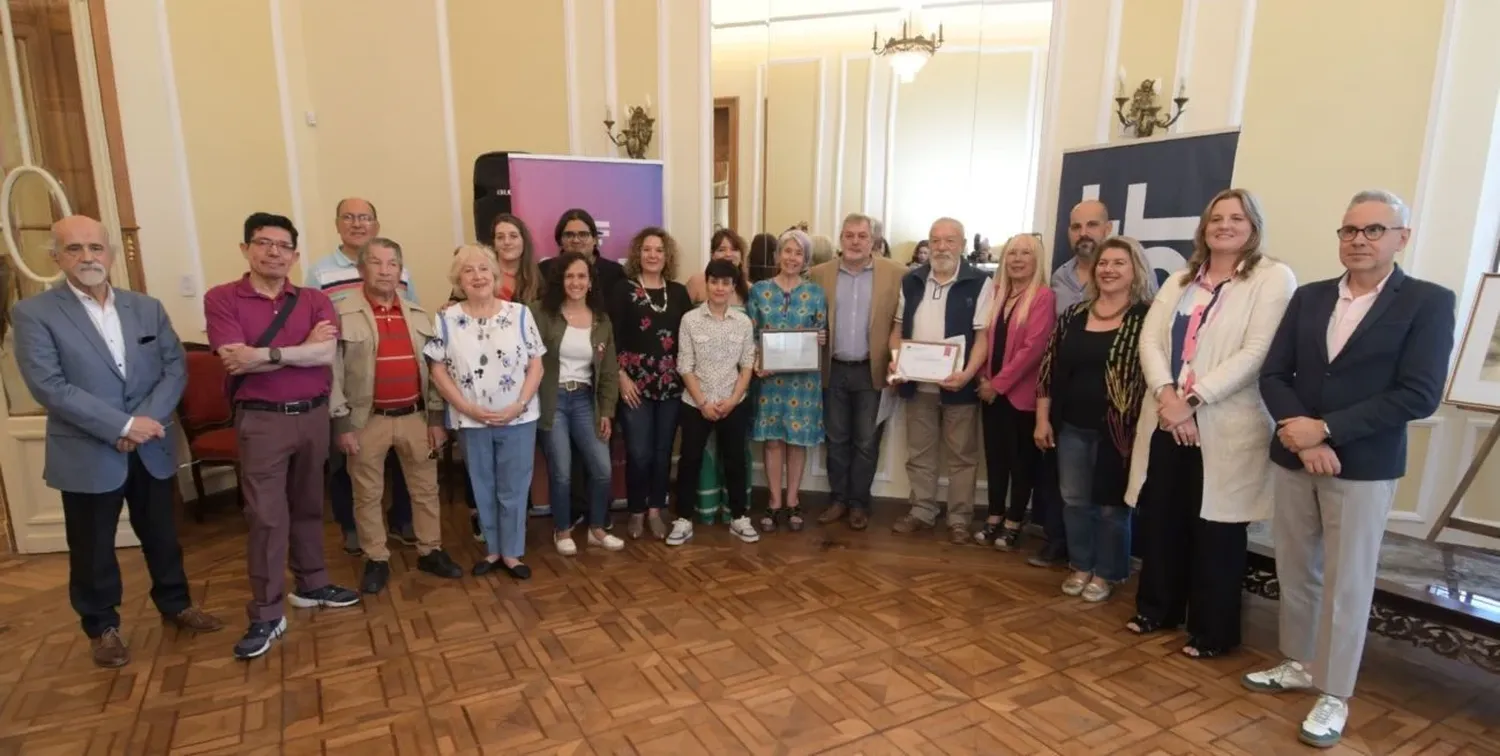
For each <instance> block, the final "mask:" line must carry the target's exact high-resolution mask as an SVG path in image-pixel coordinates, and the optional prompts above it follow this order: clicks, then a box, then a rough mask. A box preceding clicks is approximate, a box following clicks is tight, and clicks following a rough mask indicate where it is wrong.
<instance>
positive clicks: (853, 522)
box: [849, 509, 870, 530]
mask: <svg viewBox="0 0 1500 756" xmlns="http://www.w3.org/2000/svg"><path fill="white" fill-rule="evenodd" d="M868 527H870V513H869V512H868V511H866V510H863V509H851V510H849V529H850V530H864V529H865V528H868Z"/></svg>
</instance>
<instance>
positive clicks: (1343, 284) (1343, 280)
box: [1339, 266, 1396, 299]
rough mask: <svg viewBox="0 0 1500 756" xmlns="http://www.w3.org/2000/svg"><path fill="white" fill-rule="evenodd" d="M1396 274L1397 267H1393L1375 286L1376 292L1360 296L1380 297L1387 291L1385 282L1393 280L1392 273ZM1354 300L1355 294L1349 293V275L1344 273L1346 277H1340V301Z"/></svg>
mask: <svg viewBox="0 0 1500 756" xmlns="http://www.w3.org/2000/svg"><path fill="white" fill-rule="evenodd" d="M1395 272H1396V268H1395V266H1392V267H1391V272H1390V273H1387V274H1385V278H1382V279H1380V283H1378V284H1375V290H1374V291H1371V292H1368V293H1366V294H1362V295H1360V296H1371V295H1376V296H1378V295H1379V294H1380V292H1382V291H1385V282H1386V281H1389V280H1391V273H1395ZM1354 298H1355V296H1354V292H1352V291H1349V274H1348V273H1347V272H1346V273H1344V275H1342V276H1339V299H1354Z"/></svg>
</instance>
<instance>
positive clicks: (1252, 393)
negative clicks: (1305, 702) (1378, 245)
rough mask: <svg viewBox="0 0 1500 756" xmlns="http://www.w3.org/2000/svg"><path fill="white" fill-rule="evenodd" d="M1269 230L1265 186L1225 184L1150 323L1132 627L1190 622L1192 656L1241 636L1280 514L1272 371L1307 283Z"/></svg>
mask: <svg viewBox="0 0 1500 756" xmlns="http://www.w3.org/2000/svg"><path fill="white" fill-rule="evenodd" d="M1264 229H1265V221H1264V217H1263V216H1262V215H1261V211H1260V203H1258V202H1257V201H1256V200H1255V197H1254V195H1252V194H1250V192H1248V191H1246V190H1244V189H1227V190H1225V191H1222V192H1219V194H1218V195H1216V196H1215V197H1214V198H1213V200H1212V201H1210V202H1209V203H1208V206H1207V207H1206V208H1204V210H1203V215H1202V216H1201V217H1200V218H1199V219H1198V229H1197V231H1195V232H1194V233H1193V255H1192V257H1191V258H1189V259H1188V265H1187V269H1186V270H1184V271H1182V272H1181V273H1177V274H1174V275H1173V276H1171V277H1170V278H1168V279H1167V281H1166V283H1164V284H1162V287H1161V291H1159V292H1158V293H1157V295H1156V301H1155V303H1153V304H1152V305H1151V314H1150V315H1149V316H1147V318H1146V322H1145V325H1144V326H1143V327H1142V329H1141V368H1142V370H1144V371H1145V376H1146V383H1147V388H1148V389H1149V393H1148V395H1147V397H1146V401H1145V406H1144V407H1143V408H1142V411H1141V414H1142V417H1143V418H1145V419H1143V421H1142V422H1141V424H1140V427H1139V428H1138V429H1137V430H1136V435H1135V453H1134V454H1133V455H1132V464H1131V468H1130V488H1129V491H1128V492H1127V494H1126V497H1125V498H1126V501H1127V502H1129V503H1130V504H1132V505H1135V506H1136V507H1137V513H1138V514H1139V516H1140V527H1141V536H1142V539H1141V540H1142V544H1141V545H1142V551H1141V584H1140V588H1139V589H1138V590H1137V591H1136V602H1135V607H1136V614H1135V616H1134V617H1133V618H1131V620H1130V622H1129V623H1127V625H1126V627H1127V629H1129V630H1130V631H1131V632H1134V633H1138V634H1145V633H1150V632H1153V631H1156V630H1165V629H1169V628H1174V627H1177V626H1178V625H1180V624H1182V623H1183V622H1184V621H1186V622H1187V629H1188V636H1189V637H1188V642H1187V645H1185V646H1183V647H1182V652H1183V653H1184V654H1186V655H1187V656H1190V657H1194V658H1199V659H1206V658H1210V657H1214V656H1219V655H1221V654H1224V653H1226V652H1228V651H1230V650H1231V649H1233V648H1234V647H1235V646H1238V645H1239V643H1240V582H1241V580H1242V579H1243V577H1244V572H1245V548H1246V538H1247V528H1248V525H1249V523H1251V522H1254V521H1256V520H1266V519H1270V516H1271V501H1272V487H1271V481H1272V476H1271V471H1270V464H1271V462H1270V457H1268V456H1267V455H1266V449H1267V448H1269V447H1270V444H1271V440H1272V435H1273V433H1274V423H1272V421H1271V416H1270V414H1269V413H1268V412H1267V411H1266V407H1265V404H1264V402H1263V401H1262V400H1261V396H1260V386H1259V378H1260V367H1261V363H1263V362H1265V359H1266V352H1267V351H1269V349H1270V347H1271V340H1272V338H1274V337H1275V335H1276V327H1277V325H1278V324H1279V323H1280V322H1281V316H1282V313H1283V312H1285V310H1286V306H1287V302H1288V301H1290V300H1291V297H1292V291H1293V290H1294V289H1296V287H1297V279H1296V276H1295V275H1293V274H1292V269H1291V268H1289V267H1287V266H1286V265H1284V264H1282V263H1279V262H1276V261H1274V260H1271V259H1270V258H1268V257H1266V256H1265V253H1264V251H1263V249H1262V238H1263V234H1264ZM1148 479H1149V480H1150V481H1151V485H1150V487H1149V488H1146V491H1147V493H1146V495H1145V496H1144V497H1142V496H1141V491H1142V488H1143V486H1144V485H1145V483H1146V481H1147V480H1148Z"/></svg>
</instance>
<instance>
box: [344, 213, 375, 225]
mask: <svg viewBox="0 0 1500 756" xmlns="http://www.w3.org/2000/svg"><path fill="white" fill-rule="evenodd" d="M339 220H341V221H343V222H345V223H348V224H350V225H353V224H355V223H366V224H368V223H374V222H375V216H373V215H371V214H369V213H359V214H355V213H344V214H343V215H340V216H339Z"/></svg>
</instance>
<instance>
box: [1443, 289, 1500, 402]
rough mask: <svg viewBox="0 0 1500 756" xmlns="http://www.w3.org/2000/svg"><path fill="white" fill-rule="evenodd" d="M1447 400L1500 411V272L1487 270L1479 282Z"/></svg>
mask: <svg viewBox="0 0 1500 756" xmlns="http://www.w3.org/2000/svg"><path fill="white" fill-rule="evenodd" d="M1444 401H1445V402H1447V403H1449V404H1453V405H1457V406H1459V407H1467V408H1470V409H1478V410H1488V411H1491V412H1500V273H1487V274H1485V276H1484V278H1483V279H1481V280H1480V282H1479V296H1477V297H1475V298H1474V309H1473V310H1472V311H1470V313H1469V322H1468V324H1467V325H1465V326H1464V339H1463V342H1462V343H1461V344H1459V349H1458V360H1457V362H1456V363H1455V364H1454V366H1453V377H1452V378H1451V379H1450V380H1449V381H1448V396H1447V397H1446V398H1445V399H1444Z"/></svg>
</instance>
